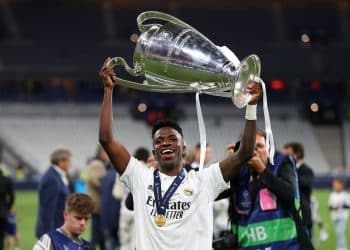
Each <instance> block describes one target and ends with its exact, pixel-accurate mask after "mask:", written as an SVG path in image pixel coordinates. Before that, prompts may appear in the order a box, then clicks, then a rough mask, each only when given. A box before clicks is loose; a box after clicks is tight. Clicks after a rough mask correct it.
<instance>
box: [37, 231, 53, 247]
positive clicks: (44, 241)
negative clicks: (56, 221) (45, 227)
mask: <svg viewBox="0 0 350 250" xmlns="http://www.w3.org/2000/svg"><path fill="white" fill-rule="evenodd" d="M51 249H53V247H52V244H51V238H50V236H49V235H47V234H44V235H43V236H41V238H40V239H39V240H38V241H37V242H36V243H35V245H34V247H33V250H51Z"/></svg>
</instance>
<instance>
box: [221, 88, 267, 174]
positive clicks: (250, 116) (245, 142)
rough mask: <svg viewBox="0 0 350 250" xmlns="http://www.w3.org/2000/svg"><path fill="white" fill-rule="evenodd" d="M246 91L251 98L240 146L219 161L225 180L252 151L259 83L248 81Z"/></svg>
mask: <svg viewBox="0 0 350 250" xmlns="http://www.w3.org/2000/svg"><path fill="white" fill-rule="evenodd" d="M247 91H248V92H249V93H250V94H251V96H252V99H251V101H250V102H249V104H248V106H247V108H246V116H245V119H246V122H245V126H244V131H243V137H242V139H241V143H240V147H239V149H238V151H237V152H235V153H234V154H232V155H230V156H228V157H227V158H226V159H225V160H223V161H221V162H220V169H221V172H222V176H223V177H224V180H225V181H229V180H230V179H231V178H233V177H235V176H237V175H238V173H239V169H240V167H241V166H242V165H243V164H244V163H245V162H246V161H248V160H249V159H250V158H251V157H252V155H253V153H254V148H255V134H256V106H257V103H258V101H259V100H260V98H261V96H262V89H261V85H260V84H258V83H250V84H249V85H248V87H247Z"/></svg>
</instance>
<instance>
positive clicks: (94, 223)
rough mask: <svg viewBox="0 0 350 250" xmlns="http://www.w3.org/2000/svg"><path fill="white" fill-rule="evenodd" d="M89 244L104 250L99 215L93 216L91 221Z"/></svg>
mask: <svg viewBox="0 0 350 250" xmlns="http://www.w3.org/2000/svg"><path fill="white" fill-rule="evenodd" d="M91 244H92V245H93V246H99V247H100V250H106V246H105V239H104V235H103V231H102V227H101V222H100V215H99V214H93V215H92V219H91Z"/></svg>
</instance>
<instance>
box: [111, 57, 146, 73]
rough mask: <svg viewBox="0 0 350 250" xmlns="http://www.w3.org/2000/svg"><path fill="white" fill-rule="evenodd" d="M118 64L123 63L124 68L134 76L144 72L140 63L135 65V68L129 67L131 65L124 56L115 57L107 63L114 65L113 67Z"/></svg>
mask: <svg viewBox="0 0 350 250" xmlns="http://www.w3.org/2000/svg"><path fill="white" fill-rule="evenodd" d="M118 65H122V66H123V67H124V69H125V70H126V71H127V72H128V73H129V74H130V75H132V76H140V75H141V74H142V69H141V67H140V65H138V64H137V65H135V68H134V69H133V68H131V67H129V65H128V64H127V62H126V61H125V60H124V58H121V57H113V58H112V59H110V60H109V61H108V63H107V66H109V67H112V68H114V67H116V66H118Z"/></svg>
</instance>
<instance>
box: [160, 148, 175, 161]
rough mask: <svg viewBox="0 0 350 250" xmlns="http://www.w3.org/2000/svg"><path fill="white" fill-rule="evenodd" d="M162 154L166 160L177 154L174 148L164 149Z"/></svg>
mask: <svg viewBox="0 0 350 250" xmlns="http://www.w3.org/2000/svg"><path fill="white" fill-rule="evenodd" d="M161 154H162V156H163V158H164V159H165V160H168V159H171V158H173V157H174V156H175V150H172V149H163V150H162V151H161Z"/></svg>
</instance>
